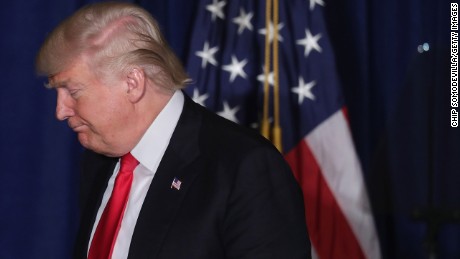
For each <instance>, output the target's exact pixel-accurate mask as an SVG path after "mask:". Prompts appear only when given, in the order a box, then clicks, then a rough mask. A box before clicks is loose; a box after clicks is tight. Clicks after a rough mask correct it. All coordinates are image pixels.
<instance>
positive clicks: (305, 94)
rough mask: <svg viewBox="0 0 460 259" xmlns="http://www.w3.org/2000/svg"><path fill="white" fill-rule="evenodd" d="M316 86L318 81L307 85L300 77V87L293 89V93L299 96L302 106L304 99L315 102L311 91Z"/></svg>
mask: <svg viewBox="0 0 460 259" xmlns="http://www.w3.org/2000/svg"><path fill="white" fill-rule="evenodd" d="M315 85H316V81H311V82H310V83H305V82H304V80H303V77H299V86H296V87H293V88H292V89H291V91H292V92H294V93H296V94H298V95H299V104H302V102H303V100H304V98H308V99H311V100H315V96H314V95H313V94H312V92H311V89H312V88H313V86H315Z"/></svg>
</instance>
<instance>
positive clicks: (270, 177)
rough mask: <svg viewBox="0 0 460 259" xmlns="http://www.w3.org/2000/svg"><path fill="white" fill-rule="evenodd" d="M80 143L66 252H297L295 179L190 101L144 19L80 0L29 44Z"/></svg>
mask: <svg viewBox="0 0 460 259" xmlns="http://www.w3.org/2000/svg"><path fill="white" fill-rule="evenodd" d="M36 66H37V71H38V72H39V73H41V74H44V75H47V76H48V78H49V86H50V87H52V88H54V89H56V90H57V106H56V117H57V118H58V119H59V120H67V122H68V124H69V127H71V128H72V129H73V130H74V131H75V132H76V133H77V134H78V139H79V141H80V143H81V144H82V145H83V146H84V147H85V148H86V149H87V151H86V152H85V154H84V159H83V164H82V183H81V185H82V186H81V209H82V215H81V223H80V229H79V234H78V237H77V242H76V246H75V258H90V259H93V258H94V259H95V258H97V259H101V258H135V259H137V258H168V259H170V258H309V257H310V243H309V240H308V234H307V230H306V226H305V220H304V208H303V201H302V196H301V191H300V189H299V187H298V186H297V184H296V182H295V180H294V178H293V176H292V173H291V172H290V170H289V167H288V166H287V164H286V163H285V162H284V160H283V158H282V156H281V155H280V154H279V153H278V152H277V150H276V149H275V148H274V147H273V146H272V145H271V144H270V143H269V142H268V141H266V140H265V139H263V138H262V137H260V136H259V135H258V134H256V133H254V132H252V131H250V130H246V129H243V128H242V127H240V126H238V125H236V124H234V123H232V122H229V121H227V120H225V119H223V118H220V117H219V116H217V115H215V114H213V113H211V112H209V111H207V110H206V109H205V108H203V107H201V106H200V105H198V104H195V103H194V102H193V101H192V100H191V99H190V98H188V97H187V96H186V95H185V94H184V93H183V92H182V91H181V90H180V89H182V88H184V87H185V85H186V83H187V82H188V78H187V76H186V74H185V72H184V70H183V68H182V66H181V64H180V63H179V61H178V60H177V58H176V57H175V55H174V54H173V52H172V51H171V50H170V49H169V48H168V46H167V44H166V42H165V40H164V39H163V36H162V35H161V33H160V30H159V28H158V25H157V23H156V21H155V20H154V19H153V18H152V17H151V16H150V15H149V14H148V12H146V11H145V10H143V9H142V8H139V7H137V6H135V5H132V4H128V3H99V4H93V5H89V6H87V7H84V8H83V9H81V10H79V11H78V12H76V13H75V14H74V15H72V16H71V17H69V18H68V19H67V20H65V21H64V22H63V23H61V24H60V25H59V26H58V27H57V28H56V29H55V30H54V31H53V32H52V33H51V34H50V35H49V36H48V38H47V39H46V40H45V42H44V44H43V46H42V48H41V49H40V52H39V54H38V56H37V64H36Z"/></svg>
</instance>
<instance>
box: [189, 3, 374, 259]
mask: <svg viewBox="0 0 460 259" xmlns="http://www.w3.org/2000/svg"><path fill="white" fill-rule="evenodd" d="M279 2H280V3H279V12H278V13H279V21H278V23H277V24H274V23H273V21H272V22H271V23H270V24H269V26H266V25H265V18H266V15H265V8H266V1H261V0H232V1H225V0H201V1H200V5H199V6H198V10H197V15H196V20H195V25H194V31H193V34H192V40H191V45H190V47H191V51H190V53H189V56H188V59H187V71H188V72H189V75H190V76H191V78H192V80H193V83H192V85H191V86H190V87H189V88H187V93H188V94H189V95H190V96H192V98H193V99H194V100H195V102H197V103H200V104H201V105H203V106H206V107H207V108H208V109H210V110H213V111H215V112H216V113H217V114H219V115H221V116H223V117H225V118H227V119H229V120H232V121H234V122H236V123H240V124H242V125H246V126H248V127H253V128H258V127H259V125H260V121H261V113H262V110H263V109H262V107H263V102H264V101H263V95H264V87H263V81H264V79H265V78H266V76H265V74H264V69H263V67H264V51H265V48H264V45H265V37H268V39H269V40H270V44H271V45H273V41H274V40H275V37H274V34H275V33H274V31H275V30H277V31H278V37H277V40H278V45H279V48H278V50H279V102H280V110H279V121H280V125H281V128H282V147H283V150H282V152H283V154H284V155H285V158H286V160H287V161H288V163H289V164H290V165H291V168H292V170H293V172H294V174H295V177H296V179H297V180H298V182H299V184H300V185H301V187H302V190H303V194H304V201H305V210H306V215H307V216H306V222H307V225H308V229H309V234H310V239H311V241H312V245H313V256H314V257H317V258H344V257H346V258H372V259H376V258H377V259H378V258H380V257H381V253H380V246H379V242H378V237H377V233H376V229H375V224H374V220H373V217H372V214H371V209H370V205H369V201H368V197H367V191H366V188H365V184H364V180H363V176H362V170H361V166H360V163H359V160H358V158H357V155H356V152H355V149H354V146H353V143H352V139H351V134H350V130H349V127H348V122H347V118H346V116H345V105H344V100H343V98H342V94H341V91H340V85H339V82H338V77H337V74H336V71H335V63H334V55H333V52H332V50H331V45H330V43H329V39H328V35H327V32H326V27H325V22H324V18H323V15H324V13H323V11H324V10H323V8H324V6H325V2H324V1H323V0H310V1H308V0H282V1H279ZM274 78H275V77H274V74H273V71H272V70H270V73H268V78H267V80H268V82H269V84H270V86H271V88H270V90H271V91H270V92H271V93H272V92H273V91H272V90H273V84H274ZM273 98H274V95H273V94H270V100H271V101H270V107H273ZM269 114H270V117H271V118H273V116H274V113H273V108H271V109H270V113H269Z"/></svg>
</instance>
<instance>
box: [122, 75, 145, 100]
mask: <svg viewBox="0 0 460 259" xmlns="http://www.w3.org/2000/svg"><path fill="white" fill-rule="evenodd" d="M146 83H147V80H146V78H145V73H144V70H143V69H141V68H139V67H133V68H131V69H130V70H129V72H128V74H127V76H126V84H127V87H128V89H127V94H128V99H129V101H131V102H132V103H137V102H138V101H139V100H140V99H141V98H142V96H144V94H145V91H146Z"/></svg>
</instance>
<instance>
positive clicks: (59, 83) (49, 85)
mask: <svg viewBox="0 0 460 259" xmlns="http://www.w3.org/2000/svg"><path fill="white" fill-rule="evenodd" d="M69 82H70V80H63V81H57V82H52V81H51V80H48V82H47V83H45V87H46V88H48V89H52V88H59V87H65V86H66V85H67V84H68V83H69Z"/></svg>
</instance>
